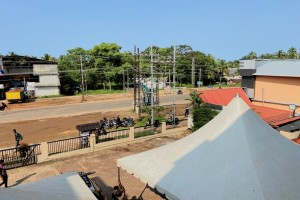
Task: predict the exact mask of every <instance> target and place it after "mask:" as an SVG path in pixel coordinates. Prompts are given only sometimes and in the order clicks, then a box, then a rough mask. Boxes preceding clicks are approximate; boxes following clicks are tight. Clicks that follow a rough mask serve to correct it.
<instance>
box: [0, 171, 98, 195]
mask: <svg viewBox="0 0 300 200" xmlns="http://www.w3.org/2000/svg"><path fill="white" fill-rule="evenodd" d="M0 199H1V200H19V199H23V200H43V199H45V200H60V199H61V200H82V199H85V200H96V199H97V198H96V197H95V196H94V194H93V193H92V191H91V190H90V189H89V187H88V186H87V185H86V184H85V182H84V181H83V180H82V178H81V177H80V176H79V175H78V173H76V172H69V173H65V174H60V175H57V176H53V177H50V178H45V179H42V180H40V181H35V182H31V183H27V184H22V185H18V186H15V187H11V188H0Z"/></svg>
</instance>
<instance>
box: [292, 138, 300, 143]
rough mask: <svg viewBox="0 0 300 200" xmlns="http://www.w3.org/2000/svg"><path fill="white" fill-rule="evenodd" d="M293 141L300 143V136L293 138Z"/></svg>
mask: <svg viewBox="0 0 300 200" xmlns="http://www.w3.org/2000/svg"><path fill="white" fill-rule="evenodd" d="M292 141H294V142H296V143H297V144H300V138H296V139H292Z"/></svg>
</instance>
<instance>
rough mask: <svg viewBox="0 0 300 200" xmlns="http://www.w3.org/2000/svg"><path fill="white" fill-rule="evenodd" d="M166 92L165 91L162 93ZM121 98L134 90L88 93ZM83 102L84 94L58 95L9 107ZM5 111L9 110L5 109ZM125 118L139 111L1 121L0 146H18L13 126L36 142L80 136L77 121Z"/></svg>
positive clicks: (181, 112) (180, 112) (91, 98)
mask: <svg viewBox="0 0 300 200" xmlns="http://www.w3.org/2000/svg"><path fill="white" fill-rule="evenodd" d="M183 92H184V93H189V92H190V91H189V90H184V91H183ZM162 95H164V94H162ZM120 98H133V94H130V93H121V94H113V95H112V94H109V95H85V96H84V99H85V101H86V102H91V101H101V100H108V99H120ZM76 103H82V96H72V97H57V98H38V99H35V100H31V101H27V102H24V103H14V104H9V105H8V109H11V110H17V109H30V108H36V107H45V106H47V107H49V106H57V105H66V104H76ZM184 106H185V105H177V108H176V113H177V115H178V116H180V115H184ZM163 112H164V113H163V114H164V115H165V116H167V115H168V114H169V113H170V112H171V108H165V110H164V111H163ZM1 114H5V112H2V113H1ZM118 115H119V116H120V117H121V118H122V117H124V116H130V117H133V118H137V114H135V113H134V112H132V111H128V110H127V111H109V112H98V113H92V114H84V115H80V116H71V117H57V118H50V119H40V120H31V121H22V122H13V123H1V124H0V138H2V139H1V140H0V149H3V148H9V147H14V145H15V141H14V135H13V132H12V130H13V129H16V130H17V131H18V132H19V133H21V134H22V135H23V137H24V139H23V141H22V142H24V143H27V144H35V143H40V142H45V141H53V140H59V139H64V138H69V137H76V136H78V135H79V132H78V131H77V130H76V128H75V127H76V125H78V124H85V123H91V122H97V121H99V120H100V119H102V118H103V117H106V118H108V119H111V118H113V117H116V116H118Z"/></svg>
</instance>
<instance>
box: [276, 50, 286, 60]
mask: <svg viewBox="0 0 300 200" xmlns="http://www.w3.org/2000/svg"><path fill="white" fill-rule="evenodd" d="M276 56H277V59H284V58H285V57H286V53H285V52H284V51H283V50H279V51H277V53H276Z"/></svg>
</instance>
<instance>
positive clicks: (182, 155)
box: [117, 96, 300, 200]
mask: <svg viewBox="0 0 300 200" xmlns="http://www.w3.org/2000/svg"><path fill="white" fill-rule="evenodd" d="M117 163H118V166H119V167H121V168H122V169H124V170H126V171H128V172H129V173H132V174H133V175H134V176H136V177H137V178H139V179H141V181H143V182H144V183H148V184H149V186H150V187H152V188H156V189H157V190H158V191H159V192H160V193H162V194H165V195H166V196H167V198H168V199H181V200H184V199H187V200H199V199H228V200H234V199H237V200H241V199H243V200H247V199H249V200H253V199H255V200H258V199H268V200H270V199H272V200H277V199H278V200H282V199H295V200H296V199H297V200H299V199H300V192H299V191H298V190H299V185H300V173H299V170H300V146H299V145H297V144H294V143H293V142H291V141H289V140H287V139H286V138H284V137H282V136H281V135H279V134H278V132H277V131H275V130H274V129H273V128H271V127H270V126H269V125H268V124H266V123H265V122H264V121H262V120H261V119H260V118H259V117H258V116H257V114H256V113H255V112H253V111H252V110H251V109H250V108H249V107H248V105H247V104H246V103H245V102H244V101H243V100H242V99H241V98H240V97H238V96H237V97H235V98H233V100H232V101H231V102H230V103H229V105H228V106H227V107H226V108H225V109H224V110H223V111H222V112H221V113H220V114H218V115H217V116H216V117H215V118H214V119H213V120H211V121H210V122H209V123H208V124H206V125H205V126H203V127H202V128H201V129H199V130H197V131H195V132H194V133H192V134H191V135H189V136H187V137H185V138H182V139H180V140H178V141H175V142H172V143H169V144H167V145H164V146H161V147H159V148H156V149H152V150H149V151H146V152H142V153H139V154H136V155H132V156H128V157H124V158H120V159H118V161H117Z"/></svg>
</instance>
